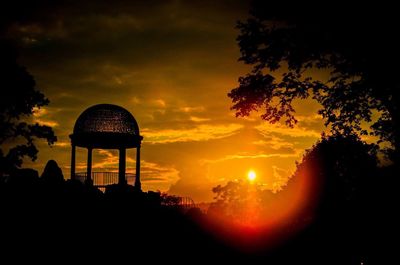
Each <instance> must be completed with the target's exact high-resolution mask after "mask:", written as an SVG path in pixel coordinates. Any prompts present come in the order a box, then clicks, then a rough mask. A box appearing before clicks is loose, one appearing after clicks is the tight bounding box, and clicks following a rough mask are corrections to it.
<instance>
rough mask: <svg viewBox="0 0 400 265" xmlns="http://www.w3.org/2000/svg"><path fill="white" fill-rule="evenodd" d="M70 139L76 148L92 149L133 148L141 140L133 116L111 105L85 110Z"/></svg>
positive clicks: (96, 106) (99, 105) (77, 121)
mask: <svg viewBox="0 0 400 265" xmlns="http://www.w3.org/2000/svg"><path fill="white" fill-rule="evenodd" d="M70 137H71V139H72V140H73V142H74V143H75V144H76V145H77V146H83V147H89V146H91V147H94V148H95V147H99V148H117V147H135V146H137V144H138V143H140V141H141V139H142V137H141V136H140V134H139V126H138V124H137V122H136V120H135V118H134V117H133V115H132V114H131V113H130V112H129V111H127V110H126V109H124V108H122V107H120V106H117V105H112V104H98V105H94V106H92V107H89V108H87V109H86V110H85V111H84V112H82V114H81V115H80V116H79V117H78V119H77V120H76V123H75V126H74V133H73V134H72V135H71V136H70Z"/></svg>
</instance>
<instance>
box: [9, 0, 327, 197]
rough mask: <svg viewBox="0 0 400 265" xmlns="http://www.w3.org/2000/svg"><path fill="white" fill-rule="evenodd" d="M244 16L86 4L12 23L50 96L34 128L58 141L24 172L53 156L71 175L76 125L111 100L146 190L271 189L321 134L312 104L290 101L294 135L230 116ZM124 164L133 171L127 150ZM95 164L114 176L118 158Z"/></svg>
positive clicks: (234, 5) (192, 4)
mask: <svg viewBox="0 0 400 265" xmlns="http://www.w3.org/2000/svg"><path fill="white" fill-rule="evenodd" d="M110 3H112V4H110ZM248 9H249V3H248V1H228V0H224V1H211V0H207V1H197V0H196V1H177V0H175V1H172V0H171V1H169V0H168V1H161V0H160V1H140V2H139V1H137V3H135V1H112V2H109V3H108V4H106V3H105V1H94V0H91V1H80V2H75V3H74V4H72V3H69V2H68V1H65V2H63V4H59V5H55V4H51V5H50V4H49V3H47V4H46V5H43V6H40V5H39V6H32V7H29V8H27V10H28V11H26V12H22V15H20V16H16V17H13V16H12V14H11V15H10V17H9V18H8V19H9V20H8V21H7V33H6V34H7V36H8V37H10V38H12V39H15V40H18V42H19V43H20V44H21V49H20V59H19V62H20V64H22V65H24V66H26V67H27V69H28V71H29V72H30V73H31V74H32V75H33V76H34V77H35V79H36V81H37V87H38V88H39V89H40V90H41V91H42V92H43V93H44V94H45V95H46V96H47V97H48V98H49V99H50V104H49V105H48V106H47V107H45V108H44V109H41V110H40V111H38V112H37V113H36V114H35V117H34V120H35V121H37V122H39V123H42V124H46V125H50V126H52V127H53V128H54V130H55V132H56V135H57V136H58V142H57V143H56V144H55V146H53V147H48V146H47V144H46V143H45V142H43V141H38V142H37V143H38V147H39V150H40V152H39V158H38V160H37V161H36V162H34V163H29V162H28V163H26V164H25V165H24V166H25V167H33V168H35V169H37V170H38V171H39V173H41V172H42V170H43V167H44V165H45V163H46V162H47V161H48V160H49V159H55V160H56V161H57V162H58V163H59V165H60V166H61V167H62V169H63V173H64V176H65V177H67V178H69V167H70V152H71V147H70V139H69V134H71V132H72V129H73V126H74V123H75V120H76V118H77V117H78V116H79V114H80V113H81V112H82V111H83V110H85V109H86V108H87V107H89V106H92V105H95V104H99V103H111V104H116V105H120V106H122V107H124V108H126V109H127V110H129V111H130V112H131V113H132V114H133V115H134V117H135V118H136V120H137V121H138V124H139V127H140V130H141V134H142V135H143V136H144V142H143V145H142V186H143V189H144V190H161V191H165V192H166V191H168V192H169V193H171V194H176V195H181V196H190V197H192V198H193V199H194V200H195V201H196V202H200V201H210V200H211V199H212V197H213V194H212V192H211V189H212V187H214V186H216V185H218V184H225V183H226V182H227V181H229V180H234V179H240V178H243V179H245V178H247V173H248V171H249V170H250V169H252V170H254V171H255V172H256V173H257V181H258V182H261V183H264V184H265V186H266V187H268V188H271V189H274V190H277V189H279V187H281V186H282V185H284V184H285V182H286V180H287V177H288V176H290V175H291V173H292V172H293V170H294V168H295V161H296V160H299V159H300V158H301V156H302V154H303V152H304V150H305V149H307V148H310V147H311V146H312V144H313V143H315V142H316V140H317V139H318V138H319V137H320V134H321V132H322V131H323V130H324V126H323V121H322V119H321V117H319V116H318V115H317V114H316V110H317V109H318V105H317V104H316V103H314V102H313V101H311V100H310V101H302V102H301V103H299V104H297V118H298V119H299V123H298V125H297V126H296V127H295V128H293V129H289V128H287V127H285V126H284V125H280V124H276V125H271V124H268V123H265V122H263V121H262V120H261V119H260V118H259V117H258V116H259V115H257V114H256V115H254V116H252V117H249V118H245V119H243V118H235V113H234V112H233V111H231V110H230V106H231V105H232V104H231V101H230V99H229V98H228V96H227V93H228V92H229V91H230V90H231V89H232V88H235V87H236V86H237V84H238V83H237V79H238V77H239V76H240V75H243V74H245V73H246V72H247V71H248V67H247V66H245V65H244V64H243V63H242V62H238V58H239V56H240V53H239V47H238V46H237V43H236V41H235V39H236V36H237V35H238V30H237V29H235V24H236V21H237V20H239V19H245V18H246V16H247V13H248ZM11 13H12V12H11ZM20 14H21V13H20ZM260 114H261V113H260ZM77 152H78V153H77V155H78V156H77V171H78V172H79V171H85V169H86V150H85V149H79V148H78V149H77ZM127 155H128V172H134V159H135V156H134V150H130V151H128V153H127ZM93 163H94V166H93V167H94V171H96V170H98V171H104V170H106V169H107V170H109V169H112V168H115V169H116V168H118V153H117V152H113V151H110V150H95V151H94V158H93Z"/></svg>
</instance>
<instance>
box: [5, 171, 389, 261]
mask: <svg viewBox="0 0 400 265" xmlns="http://www.w3.org/2000/svg"><path fill="white" fill-rule="evenodd" d="M0 189H1V190H0V192H1V193H0V196H1V201H0V202H1V221H0V225H1V226H0V229H1V239H0V240H1V249H0V251H1V252H0V253H1V256H0V258H1V260H2V261H7V260H9V259H11V261H12V263H19V261H22V260H27V261H29V262H30V263H33V262H36V261H44V260H47V261H51V262H52V263H54V264H59V263H67V262H70V263H72V262H73V263H80V262H84V261H89V262H91V263H96V262H105V261H110V262H112V264H119V263H128V264H129V263H131V264H137V263H138V264H143V263H154V262H163V263H166V264H170V263H184V264H192V263H199V262H207V264H208V263H210V264H214V263H216V262H221V263H223V264H226V263H233V262H235V263H234V264H240V263H242V264H249V263H256V264H361V263H362V264H388V263H387V262H389V261H390V260H391V261H392V262H394V260H393V257H394V253H395V249H396V248H397V247H396V245H397V243H395V242H396V241H390V240H392V239H395V238H397V236H396V232H395V231H393V229H392V228H393V227H394V226H395V223H394V222H395V221H394V220H388V219H387V218H385V219H382V218H384V216H376V218H374V220H365V223H364V224H356V226H358V227H360V228H362V229H358V230H356V231H353V230H346V229H348V228H346V227H352V229H353V228H354V227H355V226H346V225H343V224H340V223H334V222H328V223H321V222H317V221H316V222H312V223H311V224H310V225H309V226H308V227H307V228H305V229H304V230H302V232H299V233H298V234H296V235H295V236H293V237H292V238H291V239H289V240H287V241H285V242H284V243H281V244H280V245H278V246H275V247H271V246H269V247H268V248H267V247H266V248H264V249H263V248H260V249H258V250H257V251H254V252H252V253H249V252H243V251H241V250H240V249H237V248H234V247H232V246H229V244H226V243H223V241H221V240H220V239H218V238H217V237H215V236H214V234H213V233H212V232H210V231H206V230H204V227H205V226H207V222H209V220H208V217H207V215H205V214H204V213H202V212H200V211H199V210H198V209H195V208H194V209H189V210H186V211H182V209H179V207H167V206H163V205H162V203H161V201H160V196H159V194H158V193H152V192H149V193H142V192H137V191H135V190H133V189H132V187H129V186H123V187H121V186H114V187H113V188H111V189H109V190H108V191H107V192H106V193H105V194H103V193H101V192H100V191H98V190H97V189H95V188H93V187H87V186H84V185H83V184H81V183H79V182H73V181H54V182H51V181H44V180H41V179H38V178H35V177H29V176H24V177H19V178H15V179H14V180H12V181H9V182H8V183H2V184H1V186H0ZM371 207H373V206H371ZM382 207H383V208H384V206H382ZM382 212H383V210H382ZM344 220H345V219H344ZM382 220H385V221H382ZM338 222H339V220H338ZM374 223H375V224H374ZM366 224H368V225H366ZM383 224H386V225H383ZM210 225H211V224H210ZM371 225H373V226H371ZM368 226H370V227H368ZM392 242H393V243H392ZM386 260H387V261H386ZM238 262H239V263H238ZM1 263H2V264H4V263H3V262H1Z"/></svg>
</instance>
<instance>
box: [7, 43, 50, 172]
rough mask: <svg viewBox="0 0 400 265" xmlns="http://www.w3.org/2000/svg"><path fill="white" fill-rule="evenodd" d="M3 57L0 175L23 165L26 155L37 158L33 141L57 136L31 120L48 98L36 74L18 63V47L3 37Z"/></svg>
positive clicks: (48, 139) (48, 140)
mask: <svg viewBox="0 0 400 265" xmlns="http://www.w3.org/2000/svg"><path fill="white" fill-rule="evenodd" d="M0 58H1V60H0V75H1V85H0V86H1V93H2V95H1V97H0V145H1V148H0V175H2V174H4V173H10V172H11V171H13V170H15V169H16V168H18V167H20V166H21V164H22V158H23V157H24V156H28V157H30V158H31V159H32V160H35V159H36V157H37V153H38V150H37V148H36V146H35V144H34V141H35V138H42V139H45V140H47V142H48V144H49V145H51V144H53V143H54V142H55V141H56V140H57V138H56V136H55V135H54V132H53V130H52V129H51V128H50V127H48V126H45V125H39V124H38V123H35V124H31V123H29V117H30V116H31V115H32V114H33V112H34V109H35V108H40V107H43V106H45V105H47V104H48V103H49V100H48V99H47V98H45V96H44V95H43V94H42V93H41V92H40V91H38V90H37V89H36V87H35V80H34V78H33V76H32V75H30V74H29V73H28V71H27V70H26V69H25V68H24V67H22V66H20V65H19V64H18V63H17V53H16V50H15V49H14V47H13V46H12V45H11V44H10V43H9V42H6V41H2V40H0ZM21 139H23V141H21ZM17 143H18V144H17ZM6 146H7V148H6ZM6 151H7V152H6Z"/></svg>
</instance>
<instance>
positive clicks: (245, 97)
mask: <svg viewBox="0 0 400 265" xmlns="http://www.w3.org/2000/svg"><path fill="white" fill-rule="evenodd" d="M382 8H385V9H384V10H383V9H382ZM393 10H396V9H393ZM250 14H251V15H250V18H249V19H247V20H246V21H244V22H238V25H237V27H238V28H239V30H240V34H239V36H238V38H237V41H238V44H239V47H240V52H241V57H240V59H239V60H240V61H243V62H244V63H245V64H248V65H251V66H252V70H251V72H250V73H248V74H246V75H245V76H242V77H240V78H239V86H238V87H237V88H235V89H233V90H232V91H231V92H230V93H229V94H228V95H229V97H230V98H231V99H232V101H233V106H232V109H233V110H235V111H236V115H237V116H247V115H249V114H250V113H251V112H252V111H256V110H260V109H263V110H264V111H263V114H262V116H261V117H262V119H264V120H266V121H269V122H271V123H275V122H278V121H281V120H283V121H284V122H286V124H287V125H288V126H290V127H292V126H294V125H295V124H296V122H297V120H296V117H295V109H294V106H293V102H294V100H296V99H305V98H313V99H315V100H316V101H318V102H319V103H320V104H321V106H322V107H321V109H320V110H319V114H321V115H322V117H323V118H324V119H325V124H326V125H330V126H331V128H332V132H334V133H342V134H345V135H350V134H352V133H354V132H357V133H359V134H361V135H364V134H372V135H375V136H378V137H379V138H380V141H383V142H386V143H389V145H391V149H395V150H396V151H397V152H396V153H397V154H398V153H399V150H400V132H399V118H400V117H399V116H400V113H399V110H398V105H399V101H400V97H399V95H398V94H399V93H397V90H398V89H400V82H399V79H398V77H397V76H398V63H399V59H400V53H399V49H398V47H399V41H398V40H397V39H398V38H397V37H396V35H395V33H396V32H398V23H396V22H395V19H396V16H395V14H394V13H393V12H391V11H390V8H389V7H388V6H384V5H379V6H377V5H373V6H372V4H371V5H369V4H367V3H365V4H363V10H361V7H360V6H357V7H352V6H350V5H347V4H346V6H342V5H341V4H340V3H335V4H332V5H330V6H325V5H324V6H323V7H322V6H319V5H318V4H314V5H313V6H312V7H310V6H306V4H305V3H303V2H298V3H297V4H293V3H291V4H290V5H288V4H287V3H286V2H276V3H271V2H267V1H254V3H253V6H252V9H251V12H250ZM380 14H385V16H380ZM316 69H318V70H319V71H322V72H323V73H324V74H320V75H317V74H315V70H316ZM313 71H314V72H313ZM364 123H369V125H370V128H369V129H368V130H366V129H365V128H364V127H363V124H364Z"/></svg>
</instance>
